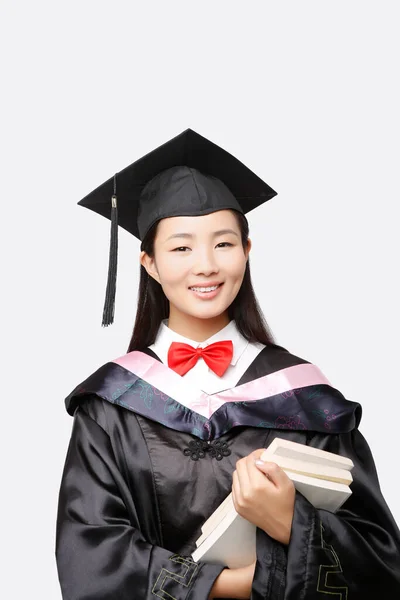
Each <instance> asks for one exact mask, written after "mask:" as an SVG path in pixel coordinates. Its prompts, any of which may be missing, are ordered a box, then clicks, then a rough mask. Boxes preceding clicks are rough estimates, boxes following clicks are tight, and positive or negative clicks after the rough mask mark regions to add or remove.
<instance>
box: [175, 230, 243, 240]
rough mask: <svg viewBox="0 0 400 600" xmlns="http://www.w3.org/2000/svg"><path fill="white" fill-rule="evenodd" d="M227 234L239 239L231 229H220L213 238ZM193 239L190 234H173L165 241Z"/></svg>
mask: <svg viewBox="0 0 400 600" xmlns="http://www.w3.org/2000/svg"><path fill="white" fill-rule="evenodd" d="M227 233H233V235H236V237H239V235H238V234H237V233H236V231H233V229H220V230H219V231H214V233H213V236H214V237H218V236H219V235H226V234H227ZM193 237H194V235H193V234H192V233H173V234H172V235H170V236H169V237H168V238H167V239H166V240H165V241H166V242H168V240H172V239H175V238H185V239H191V238H193Z"/></svg>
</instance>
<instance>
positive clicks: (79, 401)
mask: <svg viewBox="0 0 400 600" xmlns="http://www.w3.org/2000/svg"><path fill="white" fill-rule="evenodd" d="M146 358H148V355H147V351H144V352H138V351H133V352H129V353H127V354H124V355H122V356H119V357H117V358H114V359H112V360H110V361H108V362H106V363H104V364H103V365H101V366H100V367H99V368H98V369H96V370H95V371H93V372H92V373H91V374H90V375H89V376H88V377H87V378H86V379H84V380H83V381H82V382H81V383H79V384H78V385H77V386H76V387H75V388H74V389H73V390H72V391H71V392H70V393H69V394H68V396H67V397H66V398H65V401H64V402H65V408H66V410H67V412H68V414H70V415H71V416H73V415H74V413H75V410H76V408H77V406H78V405H82V406H83V405H85V407H87V406H89V405H92V406H95V404H93V401H89V399H90V398H93V397H97V398H100V399H103V400H107V401H108V402H111V403H113V402H114V401H115V400H116V399H117V398H118V397H119V396H120V395H121V393H123V392H124V391H126V389H127V387H129V386H131V385H132V383H133V382H134V381H136V379H137V376H136V375H135V374H134V371H135V366H139V365H140V361H141V360H143V359H144V360H146ZM153 360H154V359H153Z"/></svg>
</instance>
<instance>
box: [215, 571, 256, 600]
mask: <svg viewBox="0 0 400 600" xmlns="http://www.w3.org/2000/svg"><path fill="white" fill-rule="evenodd" d="M255 568H256V561H254V562H253V563H251V565H248V566H247V567H240V568H237V569H224V570H223V571H222V572H221V573H220V575H219V576H218V577H217V579H216V580H215V582H214V585H213V587H212V589H211V592H210V595H209V600H211V599H212V598H237V599H238V600H249V599H250V596H251V588H252V584H253V578H254V571H255Z"/></svg>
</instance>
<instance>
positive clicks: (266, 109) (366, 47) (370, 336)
mask: <svg viewBox="0 0 400 600" xmlns="http://www.w3.org/2000/svg"><path fill="white" fill-rule="evenodd" d="M0 7H1V8H0V23H1V26H0V27H1V31H0V34H1V35H0V44H1V48H0V50H1V57H2V65H1V71H2V73H1V82H2V92H1V104H2V106H1V121H2V123H1V147H2V148H1V149H2V158H1V163H0V164H1V186H2V194H1V195H2V221H1V225H2V227H1V231H2V236H1V242H2V252H1V257H2V274H3V282H2V292H1V303H2V327H1V331H2V342H3V344H2V356H3V358H4V359H5V360H3V361H2V365H3V367H4V372H3V375H2V388H3V390H2V392H3V393H2V436H1V443H2V452H1V456H2V460H3V467H2V470H3V471H2V488H3V489H2V495H1V496H2V500H1V502H2V505H3V507H2V527H1V529H2V547H3V551H4V550H6V551H7V558H8V563H7V568H4V567H5V565H4V561H3V568H4V571H5V573H4V574H3V575H2V584H1V586H2V591H3V589H4V591H7V596H6V597H7V599H8V600H10V599H14V598H18V599H19V598H25V597H29V598H38V599H39V598H40V599H41V600H43V599H46V600H47V599H51V600H55V599H59V598H61V595H60V591H59V587H58V580H57V573H56V567H55V560H54V535H55V519H56V508H57V506H56V505H57V496H58V488H59V484H60V478H61V471H62V467H63V463H64V459H65V453H66V449H67V444H68V440H69V435H70V429H71V425H72V419H71V417H69V416H68V415H67V413H66V412H65V410H64V398H65V396H66V395H67V394H68V393H69V392H70V391H71V390H72V389H73V388H74V387H75V386H76V385H77V384H78V383H80V382H81V381H82V380H83V379H85V378H86V377H87V376H88V375H89V374H90V373H92V372H93V371H94V370H95V369H97V368H98V367H99V366H101V365H102V364H103V363H104V362H107V361H108V360H112V359H113V358H115V357H117V356H120V355H121V354H124V353H125V352H126V349H127V346H128V343H129V339H130V336H131V332H132V327H133V320H134V314H135V303H136V287H137V284H138V272H139V268H138V253H139V244H138V242H137V240H135V239H134V238H133V237H132V236H129V234H127V233H126V232H125V231H124V230H120V237H119V240H120V251H119V273H118V293H117V303H116V321H115V324H114V325H113V326H112V327H108V328H102V327H101V316H102V308H103V301H104V293H105V285H106V276H107V267H108V243H109V232H110V226H109V221H107V220H106V219H104V218H102V217H100V216H98V215H95V214H94V213H92V212H91V211H88V210H87V209H84V208H82V207H78V206H77V205H76V203H77V202H78V201H79V200H80V199H81V198H82V197H83V196H85V195H86V194H87V193H88V192H90V191H91V190H92V189H94V188H95V187H97V186H98V185H99V184H101V183H102V182H103V181H105V180H106V179H108V178H109V177H111V176H112V175H113V174H114V172H116V171H119V170H121V169H123V168H124V167H125V166H127V165H128V164H130V163H131V162H133V161H134V160H136V159H137V158H139V157H140V156H142V155H143V154H145V153H147V152H149V151H150V150H152V149H153V148H155V147H157V146H158V145H160V144H162V143H164V142H165V141H167V140H169V139H170V138H171V137H173V136H175V135H177V134H178V133H180V132H181V131H183V130H184V129H186V128H188V127H191V128H192V129H194V130H195V131H197V132H198V133H200V134H202V135H204V136H205V137H207V138H209V139H211V140H212V141H214V142H215V143H217V144H219V145H221V146H222V147H224V148H226V149H227V150H228V151H229V152H231V153H232V154H234V155H236V156H237V157H238V158H239V159H240V160H241V161H243V162H244V163H245V164H247V165H248V166H249V167H250V168H251V169H253V170H254V171H255V172H256V173H257V174H258V175H259V176H260V177H262V178H263V179H265V180H266V181H267V182H268V183H269V184H270V185H271V186H272V187H273V188H274V189H275V190H277V191H278V196H277V197H275V198H274V199H273V200H271V201H270V202H268V203H266V205H264V206H263V207H261V208H260V209H258V210H257V211H255V212H254V213H250V215H249V220H250V227H251V236H252V239H253V244H254V246H253V251H252V257H251V262H252V271H253V278H254V284H255V288H256V292H257V294H258V297H259V300H260V303H261V305H262V307H263V309H264V312H265V315H266V318H267V321H268V322H269V324H270V326H271V328H272V331H273V333H274V334H275V336H276V339H277V342H278V343H280V344H281V345H283V346H285V347H287V348H288V349H289V350H290V351H291V352H293V353H294V354H298V355H300V356H302V357H304V358H306V359H307V360H309V361H311V362H315V363H316V364H317V365H318V366H319V367H320V368H321V369H322V371H323V372H324V373H325V375H326V376H327V377H328V379H329V380H330V381H331V382H332V384H333V385H334V386H335V387H337V388H339V389H340V390H341V391H342V392H343V393H344V395H345V396H346V397H347V398H348V399H350V400H354V401H357V402H360V403H362V405H363V409H364V414H363V419H362V423H361V431H362V433H363V434H364V435H365V437H366V438H367V440H368V442H369V444H370V446H371V448H372V451H373V454H374V456H375V460H376V464H377V467H378V471H379V474H380V481H381V486H382V490H383V493H384V495H385V497H386V499H387V502H388V504H389V506H390V508H391V510H392V512H393V514H394V516H395V518H396V520H397V521H398V522H400V500H399V498H398V495H397V492H396V477H394V476H393V475H394V472H395V471H397V460H396V458H398V444H397V441H398V436H399V425H400V394H399V389H398V370H399V369H398V340H399V333H400V331H399V329H400V327H399V316H398V310H399V309H398V307H399V304H400V302H399V301H400V298H399V292H398V271H399V269H398V262H399V260H398V259H399V233H398V228H399V220H398V203H399V139H400V122H399V106H400V94H399V87H398V79H399V51H400V42H399V35H398V22H399V21H398V18H397V10H398V3H397V2H396V1H393V2H385V1H382V0H381V1H380V2H368V1H366V0H363V1H362V2H360V1H350V0H346V1H341V0H339V1H338V0H336V1H335V2H327V1H325V2H324V1H321V0H318V1H305V0H302V1H301V2H299V1H297V0H296V1H293V2H283V1H282V2H268V1H265V0H264V1H262V2H261V1H260V2H232V1H229V2H228V1H225V2H223V1H220V2H218V1H215V0H214V1H212V2H211V1H210V2H206V1H204V0H203V1H202V2H189V1H186V2H174V1H172V0H168V2H154V1H146V2H140V3H139V2H136V3H135V2H133V1H132V2H116V1H115V0H114V1H112V2H111V1H110V2H100V1H96V2H94V1H92V2H85V1H83V0H81V1H79V2H77V1H75V2H71V1H70V2H57V1H52V2H43V1H42V2H41V1H36V2H12V1H4V0H2V2H1V4H0ZM4 535H5V536H6V539H5V538H4ZM2 595H3V594H2Z"/></svg>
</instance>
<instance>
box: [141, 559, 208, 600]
mask: <svg viewBox="0 0 400 600" xmlns="http://www.w3.org/2000/svg"><path fill="white" fill-rule="evenodd" d="M169 560H171V561H172V562H173V563H178V564H180V565H182V566H183V567H186V570H184V569H182V572H183V573H182V575H180V574H179V573H173V572H172V571H168V569H165V568H162V569H161V573H160V574H159V576H158V577H157V581H156V582H155V584H154V585H153V588H152V590H151V593H152V594H154V596H158V597H159V598H162V599H163V600H168V598H172V600H177V599H176V597H175V596H173V595H172V594H170V593H169V592H168V591H167V589H166V588H169V591H170V592H172V591H173V590H174V589H176V584H179V585H182V586H183V587H185V588H187V587H189V585H190V584H191V583H192V580H193V577H194V576H195V575H196V573H197V569H198V565H197V563H195V562H194V561H193V560H192V559H191V558H185V557H183V556H179V554H173V555H172V556H170V557H169ZM186 593H187V592H185V597H186Z"/></svg>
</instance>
